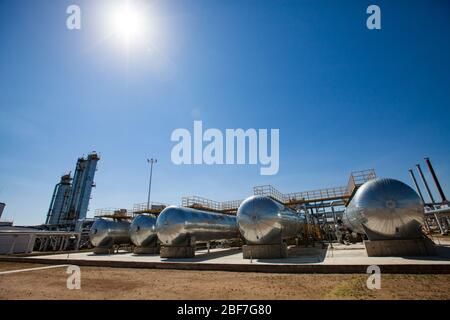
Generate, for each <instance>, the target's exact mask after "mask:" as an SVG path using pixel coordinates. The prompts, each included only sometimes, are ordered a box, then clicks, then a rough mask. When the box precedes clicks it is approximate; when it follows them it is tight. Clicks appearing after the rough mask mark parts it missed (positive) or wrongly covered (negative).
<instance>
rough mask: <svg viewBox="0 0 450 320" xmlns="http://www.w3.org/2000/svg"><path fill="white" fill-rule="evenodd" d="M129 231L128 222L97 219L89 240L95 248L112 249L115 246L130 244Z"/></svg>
mask: <svg viewBox="0 0 450 320" xmlns="http://www.w3.org/2000/svg"><path fill="white" fill-rule="evenodd" d="M129 229H130V223H129V222H128V221H114V220H107V219H97V220H96V221H95V222H94V223H93V224H92V227H91V230H90V231H89V239H90V241H91V243H92V245H93V246H94V247H100V248H111V247H112V246H113V245H115V244H117V245H120V244H129V243H130V234H129Z"/></svg>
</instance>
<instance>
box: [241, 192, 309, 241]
mask: <svg viewBox="0 0 450 320" xmlns="http://www.w3.org/2000/svg"><path fill="white" fill-rule="evenodd" d="M237 221H238V225H239V230H240V231H241V234H242V236H243V237H244V238H245V240H246V241H247V243H248V244H281V243H282V241H283V240H285V239H288V238H295V237H296V236H298V235H299V233H300V232H301V229H302V227H303V225H304V223H306V221H305V216H304V215H300V214H298V213H297V212H296V211H294V210H292V209H290V208H288V207H287V206H285V205H283V204H281V203H279V202H277V201H275V200H273V199H272V198H269V197H266V196H251V197H249V198H247V199H246V200H244V201H243V202H242V203H241V205H240V206H239V209H238V213H237Z"/></svg>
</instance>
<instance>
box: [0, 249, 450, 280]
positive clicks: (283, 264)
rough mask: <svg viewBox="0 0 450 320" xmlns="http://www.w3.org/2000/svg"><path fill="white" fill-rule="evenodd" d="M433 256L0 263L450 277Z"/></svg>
mask: <svg viewBox="0 0 450 320" xmlns="http://www.w3.org/2000/svg"><path fill="white" fill-rule="evenodd" d="M437 250H438V255H437V256H428V257H368V256H367V254H366V251H365V249H364V245H362V244H355V245H349V246H345V245H333V246H328V247H326V248H321V247H314V248H312V247H307V248H305V247H290V248H289V249H288V255H289V257H288V258H285V259H253V260H247V259H243V257H242V250H241V249H239V248H231V249H211V251H210V253H208V252H207V250H198V251H196V256H195V257H193V258H181V259H180V258H177V259H174V258H161V257H160V256H159V255H157V254H154V255H151V254H149V255H145V256H142V255H136V254H133V253H129V252H119V253H118V254H105V255H98V254H93V253H92V252H78V253H70V254H54V255H46V256H42V255H40V256H35V257H33V256H30V257H2V258H0V261H1V260H3V261H8V260H13V261H16V262H18V261H23V262H36V263H50V264H53V263H61V264H64V263H73V264H78V265H91V266H104V267H132V268H168V269H184V270H186V269H192V270H224V271H254V272H289V273H303V272H304V273H308V272H309V273H315V272H317V273H359V272H364V273H365V272H366V269H367V266H369V265H378V266H380V267H381V269H382V272H389V273H450V245H438V246H437Z"/></svg>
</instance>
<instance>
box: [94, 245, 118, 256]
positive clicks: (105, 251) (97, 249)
mask: <svg viewBox="0 0 450 320" xmlns="http://www.w3.org/2000/svg"><path fill="white" fill-rule="evenodd" d="M113 251H114V249H113V248H101V247H95V248H94V250H93V252H94V253H95V254H111V253H113Z"/></svg>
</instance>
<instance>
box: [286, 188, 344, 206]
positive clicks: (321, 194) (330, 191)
mask: <svg viewBox="0 0 450 320" xmlns="http://www.w3.org/2000/svg"><path fill="white" fill-rule="evenodd" d="M346 195H347V187H335V188H326V189H317V190H311V191H303V192H294V193H287V194H285V195H284V202H288V203H289V202H296V201H313V200H321V199H338V198H343V197H345V196H346Z"/></svg>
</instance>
